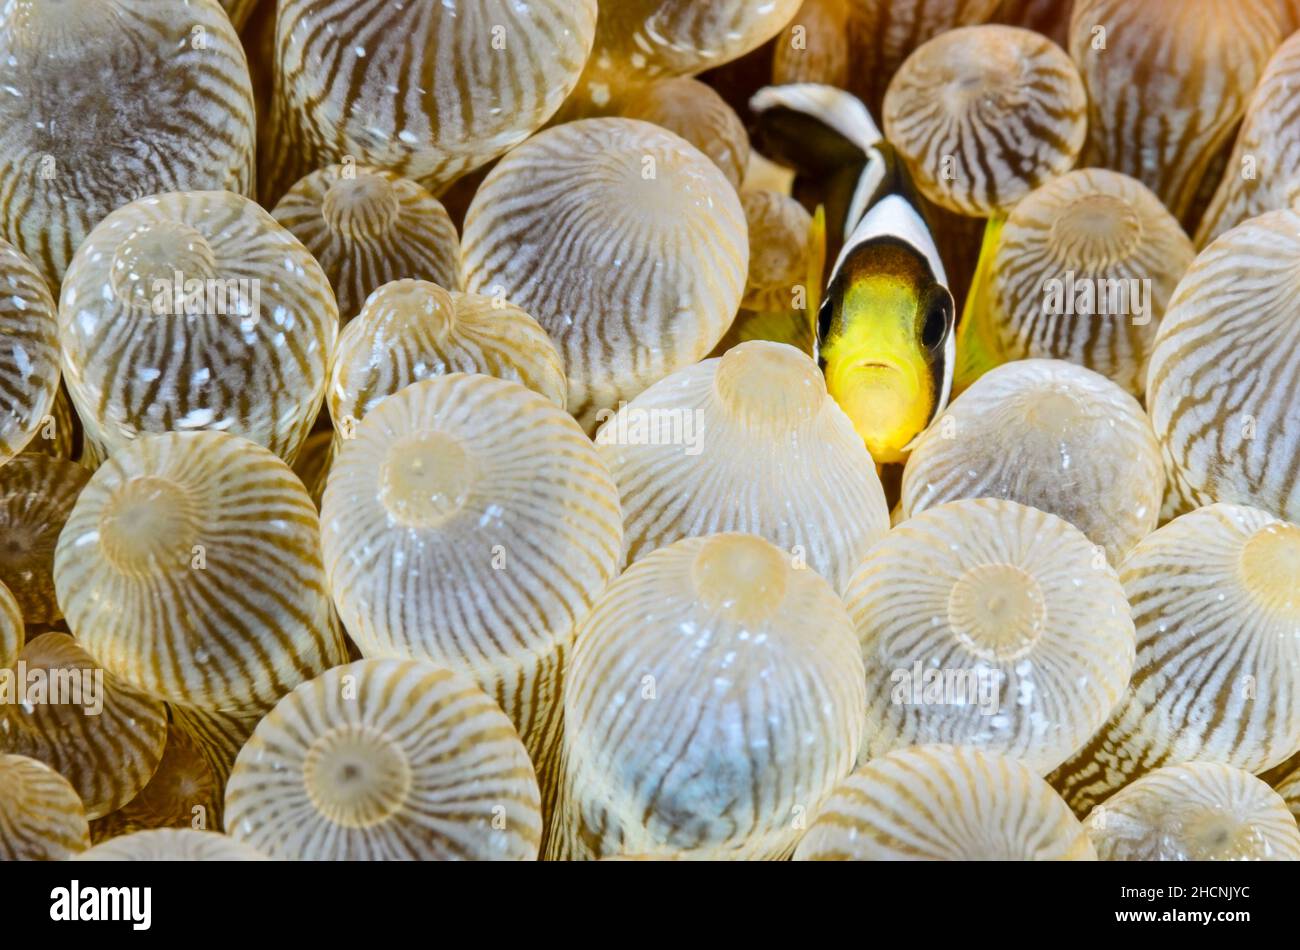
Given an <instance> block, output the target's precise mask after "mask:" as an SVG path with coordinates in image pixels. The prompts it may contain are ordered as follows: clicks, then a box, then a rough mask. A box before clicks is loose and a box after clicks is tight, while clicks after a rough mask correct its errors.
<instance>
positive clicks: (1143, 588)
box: [1050, 505, 1300, 815]
mask: <svg viewBox="0 0 1300 950" xmlns="http://www.w3.org/2000/svg"><path fill="white" fill-rule="evenodd" d="M1120 579H1121V580H1122V581H1123V583H1124V591H1125V594H1126V595H1127V597H1128V600H1129V603H1130V604H1131V605H1132V609H1133V621H1134V623H1135V625H1136V627H1137V664H1136V666H1135V667H1134V671H1133V679H1132V682H1131V683H1130V684H1129V688H1128V690H1127V692H1126V694H1125V696H1124V698H1123V701H1122V702H1121V703H1120V704H1119V705H1117V706H1116V708H1115V710H1114V711H1113V712H1112V713H1111V715H1110V718H1109V720H1108V722H1107V723H1106V724H1105V725H1104V726H1103V727H1102V728H1101V729H1099V730H1098V731H1097V733H1096V734H1095V735H1094V736H1093V737H1092V738H1091V739H1090V740H1089V741H1088V744H1087V745H1086V746H1085V747H1083V748H1082V749H1081V750H1079V752H1078V753H1077V754H1076V755H1075V756H1074V757H1073V758H1072V759H1071V760H1070V761H1069V762H1066V763H1065V764H1064V765H1062V766H1061V767H1060V769H1058V770H1057V772H1056V773H1055V774H1054V775H1053V776H1051V779H1050V780H1051V781H1052V783H1053V784H1054V785H1055V786H1056V787H1057V788H1058V789H1060V790H1061V793H1062V794H1063V795H1064V796H1065V798H1066V800H1067V801H1068V802H1070V804H1071V805H1072V806H1073V807H1074V809H1075V811H1076V812H1077V813H1079V814H1081V815H1082V814H1086V813H1087V811H1088V809H1089V808H1091V807H1092V806H1093V805H1095V804H1097V803H1098V802H1102V801H1105V800H1106V797H1107V796H1108V795H1110V794H1111V793H1112V792H1114V791H1115V790H1116V789H1117V788H1120V787H1121V786H1123V785H1125V784H1126V783H1128V782H1131V781H1133V779H1135V778H1137V777H1139V776H1141V775H1143V774H1145V773H1147V772H1150V771H1151V770H1153V769H1157V768H1160V767H1162V766H1166V765H1179V764H1182V763H1185V762H1219V763H1223V764H1225V765H1231V766H1234V767H1236V768H1241V769H1245V770H1247V771H1250V772H1262V771H1264V770H1266V769H1269V768H1272V767H1273V766H1275V765H1278V764H1279V763H1281V762H1283V761H1285V760H1286V759H1287V758H1288V757H1289V756H1290V755H1291V754H1292V753H1293V752H1295V751H1296V749H1300V647H1297V645H1296V643H1295V642H1294V637H1293V633H1294V631H1295V629H1296V625H1297V624H1300V596H1297V591H1300V527H1297V526H1296V525H1293V524H1288V523H1286V522H1283V521H1279V520H1278V519H1276V518H1274V517H1272V516H1271V515H1269V514H1268V513H1267V512H1264V511H1260V510H1258V509H1254V508H1244V507H1240V506H1237V505H1212V506H1210V507H1208V508H1201V509H1198V510H1197V511H1193V512H1191V513H1190V514H1186V515H1183V516H1182V517H1180V518H1176V519H1175V520H1173V521H1171V522H1170V523H1169V524H1167V525H1165V526H1164V527H1162V528H1160V529H1159V530H1158V531H1156V532H1155V533H1153V534H1151V535H1149V536H1148V537H1146V538H1145V539H1143V540H1142V541H1141V542H1140V543H1139V544H1138V545H1137V547H1135V548H1134V549H1133V551H1132V552H1131V553H1130V554H1129V556H1128V558H1127V560H1125V562H1124V564H1123V566H1122V567H1121V568H1120Z"/></svg>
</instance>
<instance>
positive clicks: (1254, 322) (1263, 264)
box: [1146, 210, 1300, 521]
mask: <svg viewBox="0 0 1300 950" xmlns="http://www.w3.org/2000/svg"><path fill="white" fill-rule="evenodd" d="M1297 255H1300V214H1297V213H1296V212H1294V211H1289V210H1287V211H1272V212H1269V213H1267V214H1264V215H1260V216H1259V217H1256V218H1252V219H1251V220H1249V221H1247V222H1245V223H1244V224H1242V225H1239V226H1238V227H1236V228H1234V229H1233V230H1231V231H1228V232H1227V233H1225V234H1223V235H1222V236H1220V237H1219V238H1218V239H1216V240H1215V241H1214V242H1213V243H1212V244H1210V246H1209V247H1207V248H1206V249H1205V250H1204V251H1202V252H1201V253H1200V255H1199V256H1198V257H1197V258H1196V260H1195V261H1194V262H1193V264H1192V266H1191V268H1190V269H1189V270H1188V271H1187V273H1186V274H1185V275H1184V276H1183V279H1182V281H1180V282H1179V284H1178V288H1177V289H1176V290H1175V291H1174V295H1173V298H1172V299H1171V300H1170V302H1169V308H1168V310H1167V311H1166V313H1165V318H1164V320H1163V321H1162V322H1161V324H1160V332H1159V333H1158V334H1157V336H1156V342H1155V349H1154V350H1153V351H1152V354H1151V367H1150V370H1149V372H1148V375H1147V399H1146V402H1147V408H1148V411H1149V412H1150V414H1151V422H1152V425H1153V426H1154V427H1155V431H1156V435H1157V436H1158V437H1159V439H1160V445H1161V449H1162V451H1163V454H1164V458H1165V464H1166V468H1167V470H1168V472H1169V476H1170V479H1171V481H1172V483H1173V486H1174V488H1175V489H1176V496H1177V499H1178V502H1179V505H1178V510H1179V511H1188V510H1190V509H1192V508H1195V507H1197V506H1199V505H1206V504H1210V503H1212V502H1216V501H1222V502H1230V503H1234V504H1240V505H1250V506H1253V507H1257V508H1262V509H1264V510H1265V511H1268V512H1271V513H1272V514H1274V515H1276V516H1278V517H1282V518H1286V519H1288V520H1290V521H1300V416H1298V415H1297V414H1296V412H1295V406H1296V405H1297V402H1298V401H1300V321H1298V320H1296V318H1295V299H1296V293H1297V289H1298V288H1300V280H1298V278H1300V272H1298V271H1297V269H1296V264H1295V262H1296V259H1297Z"/></svg>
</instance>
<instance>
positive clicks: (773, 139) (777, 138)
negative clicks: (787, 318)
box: [751, 83, 956, 465]
mask: <svg viewBox="0 0 1300 950" xmlns="http://www.w3.org/2000/svg"><path fill="white" fill-rule="evenodd" d="M751 106H752V108H753V111H754V113H755V115H756V116H757V117H758V123H759V125H758V130H757V132H758V138H759V144H760V147H761V149H762V150H763V151H764V153H765V154H767V155H768V157H770V158H774V159H776V160H778V161H783V162H785V163H787V164H790V165H792V166H793V167H794V168H795V169H796V173H797V176H798V177H797V178H796V184H795V187H796V194H798V191H799V188H800V186H801V182H802V183H803V184H804V185H806V184H807V183H809V182H815V183H820V189H821V190H820V193H819V194H818V195H817V199H816V200H819V201H820V202H821V203H822V204H824V206H825V207H826V208H827V214H828V216H829V228H828V230H829V232H830V233H829V234H828V235H827V243H828V246H829V247H830V248H831V249H832V250H834V248H836V247H838V248H839V250H838V255H837V256H836V257H835V263H834V266H833V267H832V268H831V271H830V277H829V279H828V280H826V281H825V282H824V288H825V292H824V295H822V294H820V293H819V294H818V297H819V298H820V300H819V301H815V302H814V304H813V305H811V306H810V307H809V311H808V312H809V316H810V319H812V320H813V321H814V326H813V328H812V330H813V332H812V334H811V335H812V337H813V339H814V343H813V353H812V355H813V356H814V358H816V359H817V361H818V363H819V365H820V366H821V367H822V370H823V372H824V373H825V375H826V388H827V390H828V392H829V393H830V395H831V396H832V397H833V398H834V399H835V401H836V402H837V403H838V404H839V406H840V407H841V408H842V409H843V410H844V412H845V413H846V414H847V415H848V417H849V419H850V420H851V421H852V423H853V426H854V428H855V429H856V430H857V432H858V434H859V435H861V436H862V439H863V441H864V442H865V443H866V446H867V449H868V451H870V453H871V455H872V457H873V458H874V459H875V460H876V462H877V463H879V464H882V465H883V464H887V463H891V462H901V461H904V460H905V459H906V458H907V455H908V453H909V452H910V450H911V448H912V445H913V444H914V443H915V441H916V439H917V438H918V436H920V435H921V433H923V432H924V431H925V430H926V429H927V428H928V427H929V426H930V425H931V424H932V423H933V422H934V420H935V419H936V418H938V417H939V415H940V414H941V413H942V412H943V410H944V408H945V407H946V406H947V404H948V398H949V396H950V394H951V392H952V379H953V369H954V366H955V364H956V334H955V332H954V323H955V320H956V314H955V306H954V304H953V298H952V294H951V293H950V292H949V290H948V285H947V275H946V274H945V272H944V268H943V262H942V261H941V260H940V258H939V252H938V249H937V248H936V246H935V242H934V239H933V237H932V236H931V234H930V228H929V226H928V224H927V223H926V219H925V214H924V211H923V206H922V204H921V199H920V196H919V194H918V192H917V191H916V189H915V187H914V186H913V185H912V181H911V178H910V176H909V175H908V174H907V170H906V169H905V168H904V166H903V164H902V162H901V161H900V160H899V159H898V158H897V156H896V154H895V153H894V150H893V148H892V147H891V146H890V145H889V143H887V142H886V141H885V140H884V138H883V137H882V136H881V134H880V132H879V130H878V129H877V127H876V124H875V122H873V121H872V119H871V116H870V113H868V112H867V109H866V107H865V106H864V105H863V104H862V103H861V102H860V101H859V100H858V99H856V98H855V97H854V96H852V95H851V94H849V93H847V92H844V91H843V90H841V89H836V88H834V87H831V86H822V85H816V84H810V83H805V84H793V85H787V86H769V87H767V88H766V89H763V90H761V91H760V92H759V93H758V94H757V95H756V96H755V97H754V99H753V101H752V102H751ZM805 200H807V199H806V197H805ZM837 225H838V226H837ZM822 286H823V285H822V283H821V281H817V285H816V289H817V290H818V291H821V289H822Z"/></svg>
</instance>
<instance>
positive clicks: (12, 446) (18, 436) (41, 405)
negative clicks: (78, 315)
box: [0, 175, 59, 465]
mask: <svg viewBox="0 0 1300 950" xmlns="http://www.w3.org/2000/svg"><path fill="white" fill-rule="evenodd" d="M2 177H3V176H2V175H0V178H2ZM3 187H4V186H3V184H0V189H3ZM0 213H2V212H0ZM0 287H3V291H4V292H3V293H2V294H0V465H3V464H4V463H5V462H7V461H8V460H9V459H11V458H13V457H14V456H15V455H17V454H18V453H19V452H22V451H23V450H24V449H26V448H28V447H30V446H31V445H32V443H33V441H34V440H37V439H40V438H41V436H42V435H43V433H42V429H43V428H45V427H46V426H47V425H48V423H49V419H50V416H51V413H53V412H54V400H55V395H56V393H57V392H58V389H59V325H58V318H57V314H56V310H55V304H54V298H53V297H51V296H50V291H49V289H48V288H47V287H46V285H45V281H44V279H43V278H42V277H41V275H40V273H38V272H37V270H36V268H35V267H33V266H32V263H31V261H29V260H28V259H27V258H26V257H24V256H23V255H22V254H21V253H20V252H19V251H18V249H17V248H15V247H14V246H13V245H12V244H9V243H8V242H6V241H4V240H3V239H0Z"/></svg>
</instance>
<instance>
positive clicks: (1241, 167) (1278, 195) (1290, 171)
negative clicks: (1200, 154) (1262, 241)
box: [1196, 36, 1300, 247]
mask: <svg viewBox="0 0 1300 950" xmlns="http://www.w3.org/2000/svg"><path fill="white" fill-rule="evenodd" d="M1298 80H1300V36H1291V37H1290V39H1288V40H1287V41H1286V42H1285V43H1283V44H1282V45H1281V46H1280V47H1278V49H1277V51H1276V52H1275V53H1274V54H1273V58H1272V59H1270V60H1269V61H1268V66H1267V68H1266V69H1265V70H1264V76H1263V78H1262V79H1260V81H1259V88H1257V89H1256V90H1255V92H1254V94H1253V95H1252V96H1251V98H1250V108H1249V109H1247V110H1246V117H1245V118H1244V119H1243V120H1242V124H1241V131H1240V132H1239V133H1238V134H1237V144H1236V146H1235V148H1234V150H1233V153H1232V157H1231V158H1230V159H1229V160H1228V165H1227V167H1226V168H1225V169H1224V172H1223V178H1222V180H1221V181H1220V182H1219V188H1218V191H1216V192H1215V194H1214V199H1213V200H1212V201H1211V202H1210V206H1209V208H1207V209H1206V211H1205V217H1204V218H1202V219H1201V224H1200V227H1199V228H1197V231H1196V244H1197V246H1198V247H1204V246H1205V245H1207V244H1209V243H1210V242H1211V241H1212V240H1214V239H1215V238H1217V237H1218V236H1219V235H1221V234H1223V232H1225V231H1227V230H1228V229H1230V228H1235V227H1236V226H1237V225H1239V224H1241V223H1242V222H1244V221H1246V220H1247V219H1249V218H1253V217H1255V216H1256V215H1259V214H1263V213H1264V212H1266V211H1273V210H1274V209H1277V208H1295V207H1297V206H1300V101H1297V97H1296V95H1295V89H1296V83H1297V81H1298Z"/></svg>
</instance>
